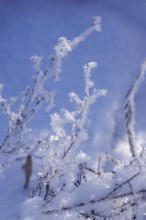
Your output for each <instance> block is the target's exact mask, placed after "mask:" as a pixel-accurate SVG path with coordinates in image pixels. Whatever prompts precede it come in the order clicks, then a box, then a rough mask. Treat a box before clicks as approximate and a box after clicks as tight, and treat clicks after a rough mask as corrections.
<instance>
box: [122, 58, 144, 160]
mask: <svg viewBox="0 0 146 220" xmlns="http://www.w3.org/2000/svg"><path fill="white" fill-rule="evenodd" d="M145 74H146V61H144V63H143V64H142V66H141V70H140V72H139V73H138V75H137V77H136V79H135V81H134V83H133V84H132V86H131V87H130V89H129V91H128V93H127V96H126V98H125V106H124V109H125V119H126V127H127V135H128V140H129V145H130V151H131V154H132V156H133V157H136V155H137V152H136V146H135V131H134V125H135V102H134V99H135V95H136V93H137V91H138V89H139V86H140V84H141V82H142V80H143V79H144V76H145Z"/></svg>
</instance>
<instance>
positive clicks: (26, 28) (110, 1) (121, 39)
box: [0, 0, 146, 148]
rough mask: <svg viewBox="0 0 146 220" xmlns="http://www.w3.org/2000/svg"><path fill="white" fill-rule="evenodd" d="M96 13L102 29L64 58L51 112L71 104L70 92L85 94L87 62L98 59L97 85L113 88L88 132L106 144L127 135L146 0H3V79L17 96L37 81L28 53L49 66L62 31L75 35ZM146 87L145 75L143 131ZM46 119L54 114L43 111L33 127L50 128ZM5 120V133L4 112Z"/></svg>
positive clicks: (140, 109) (143, 49) (140, 104)
mask: <svg viewBox="0 0 146 220" xmlns="http://www.w3.org/2000/svg"><path fill="white" fill-rule="evenodd" d="M96 15H99V16H101V17H102V27H103V28H102V32H101V33H94V34H93V35H92V36H90V37H89V38H88V39H87V40H86V41H85V42H83V43H82V44H81V45H79V47H78V48H77V49H75V50H74V51H73V52H72V53H71V54H70V55H69V56H68V57H67V58H66V59H65V61H64V65H63V69H62V72H61V81H60V82H58V83H57V84H56V85H55V88H56V89H57V96H56V107H55V108H54V109H53V110H52V112H53V111H55V110H58V109H59V108H61V107H69V108H70V105H69V104H68V97H67V94H68V92H70V91H72V90H73V91H76V92H78V93H79V94H81V95H82V94H83V69H82V66H83V65H84V64H85V63H86V62H89V61H97V62H98V68H97V69H96V70H94V71H93V78H94V80H95V84H96V86H97V88H107V89H108V95H107V97H106V98H101V99H100V100H99V101H98V103H97V104H96V105H95V106H94V107H93V108H92V111H91V114H90V116H91V123H90V125H89V130H90V132H89V133H90V135H91V138H93V139H94V141H93V142H94V145H98V146H99V148H102V147H103V146H107V145H108V146H109V147H110V146H111V145H113V142H114V143H116V141H117V140H119V139H121V138H122V137H123V135H124V134H125V122H124V111H123V105H124V97H125V95H126V93H127V91H128V89H129V87H130V85H131V83H132V82H133V80H134V78H135V76H136V75H137V73H138V71H139V69H140V65H141V63H142V62H143V60H144V58H145V57H146V43H145V39H146V25H145V21H146V1H145V0H122V1H121V0H13V1H11V0H0V83H3V84H4V85H5V88H4V92H3V95H4V96H6V97H9V96H15V95H17V93H19V92H20V91H21V90H23V89H24V88H25V86H26V85H28V84H31V82H32V75H33V74H34V70H33V68H32V63H31V62H30V60H29V58H30V57H31V56H32V55H34V54H38V55H40V56H43V57H44V65H45V63H47V56H48V54H50V53H51V52H52V49H53V46H54V45H55V43H56V42H57V40H58V38H59V37H60V36H65V37H67V38H68V39H72V38H74V37H75V36H77V35H79V34H80V33H81V32H82V31H83V30H84V29H85V28H86V27H88V26H89V25H90V23H91V22H92V17H93V16H96ZM145 86H146V80H144V81H143V83H142V86H141V88H140V90H139V91H138V94H137V97H136V112H137V115H136V122H137V123H136V130H137V131H138V132H142V131H145V130H146V119H145V108H146V104H145V103H146V91H145ZM46 118H47V119H48V123H49V114H47V113H43V114H40V115H39V116H38V117H37V120H36V121H35V122H34V126H35V127H39V128H40V129H42V128H43V127H44V129H46V128H47V126H48V124H47V123H46ZM0 120H1V122H0V133H1V134H2V136H3V135H4V134H5V132H6V126H5V125H4V123H5V119H4V118H3V115H1V116H0ZM40 122H41V123H40ZM40 124H41V126H42V127H41V126H40ZM96 134H98V138H97V137H96ZM99 136H100V138H99ZM105 137H106V138H105ZM113 140H114V141H113Z"/></svg>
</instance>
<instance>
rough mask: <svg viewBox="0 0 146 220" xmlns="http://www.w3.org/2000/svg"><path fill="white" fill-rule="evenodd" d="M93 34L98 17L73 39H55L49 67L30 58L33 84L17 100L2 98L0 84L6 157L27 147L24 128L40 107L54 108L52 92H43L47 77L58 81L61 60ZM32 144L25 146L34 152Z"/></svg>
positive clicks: (1, 148)
mask: <svg viewBox="0 0 146 220" xmlns="http://www.w3.org/2000/svg"><path fill="white" fill-rule="evenodd" d="M94 31H98V32H100V31H101V18H100V17H95V18H94V19H93V23H92V25H91V26H90V27H89V28H87V29H86V30H85V31H84V32H83V33H82V34H81V35H79V36H78V37H76V38H74V39H73V40H67V39H66V38H65V37H61V38H59V40H58V43H57V45H56V46H55V48H54V52H53V53H52V54H51V55H49V58H50V60H49V65H48V66H47V67H46V68H45V69H44V70H43V69H42V64H41V63H42V57H39V56H37V55H34V56H32V57H31V58H30V59H31V61H32V62H33V64H34V68H35V70H36V75H35V76H34V80H33V84H32V85H30V86H27V87H26V89H25V90H24V91H23V92H21V94H20V95H18V96H17V97H12V98H9V99H6V98H4V97H3V96H2V89H3V85H1V84H0V106H1V109H2V111H3V113H4V114H5V115H6V116H7V121H8V131H7V134H6V137H5V138H4V140H3V141H2V143H1V144H0V152H1V153H3V154H7V155H9V156H10V153H14V152H15V154H16V152H17V153H18V151H21V153H22V149H23V151H26V148H24V147H23V146H27V145H28V144H27V143H29V145H31V144H30V140H27V138H26V134H27V133H30V129H29V128H28V124H29V122H30V121H31V120H32V118H33V116H34V115H36V113H37V112H38V111H39V110H40V109H41V108H42V106H43V105H44V104H46V105H47V110H50V108H52V107H53V106H54V96H55V92H54V91H53V92H52V91H51V92H50V91H48V90H46V89H45V84H46V83H47V80H48V79H50V77H52V78H54V79H55V80H59V74H60V72H61V67H62V62H63V59H64V58H65V57H66V56H67V55H68V54H69V53H70V52H71V51H72V50H73V49H74V48H76V47H77V46H78V45H79V44H80V43H81V42H82V41H84V40H85V39H86V38H87V37H88V36H89V35H90V34H92V33H93V32H94ZM24 136H25V140H24ZM27 137H28V136H27ZM26 140H27V141H26ZM24 142H25V144H24ZM34 144H35V143H32V147H29V150H30V148H33V149H34V147H33V146H34ZM27 149H28V148H27ZM30 151H31V150H30Z"/></svg>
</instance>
